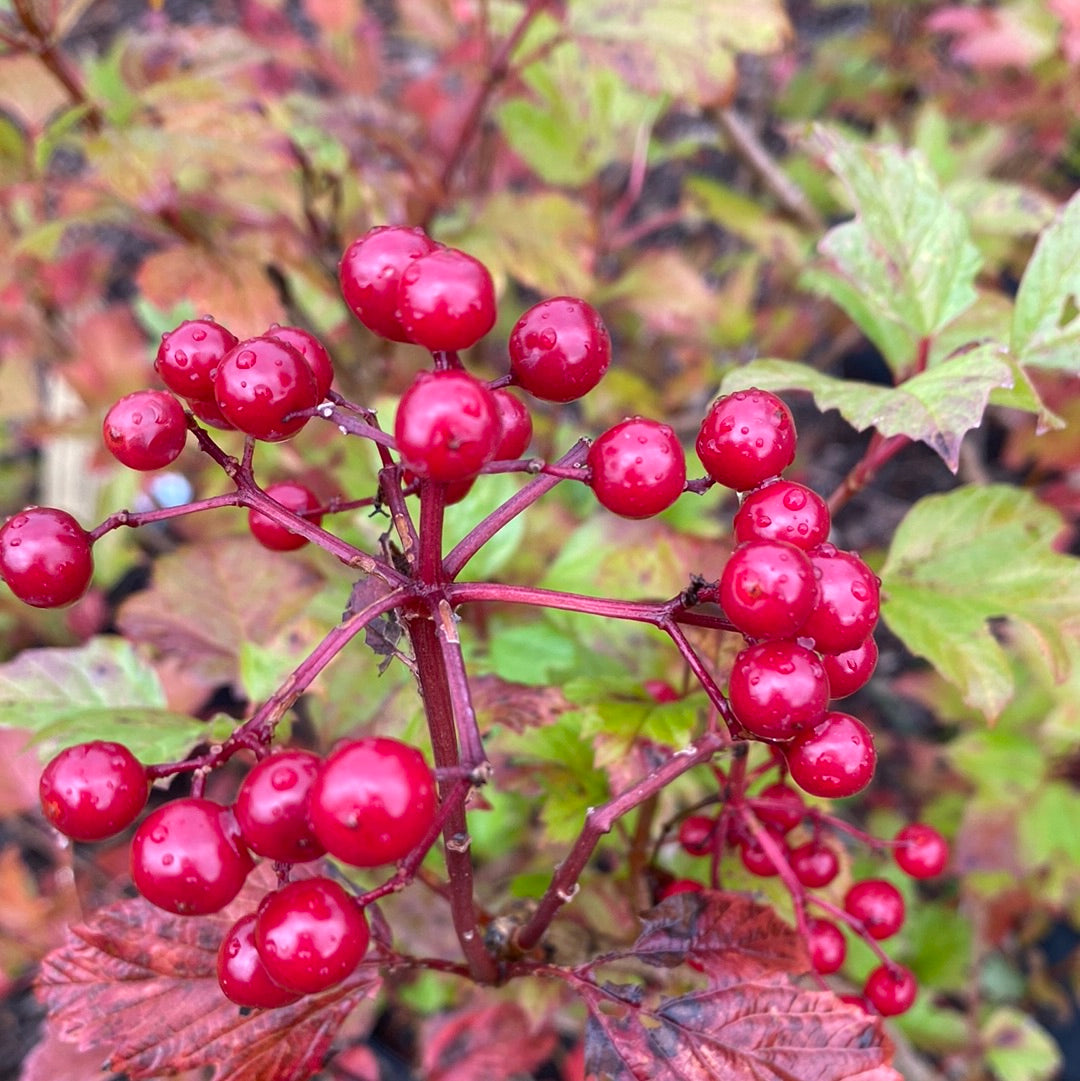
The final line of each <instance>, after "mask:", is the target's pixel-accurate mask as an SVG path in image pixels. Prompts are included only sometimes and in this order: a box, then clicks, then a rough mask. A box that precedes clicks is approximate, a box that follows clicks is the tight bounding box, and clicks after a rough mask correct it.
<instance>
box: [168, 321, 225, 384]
mask: <svg viewBox="0 0 1080 1081" xmlns="http://www.w3.org/2000/svg"><path fill="white" fill-rule="evenodd" d="M236 342H237V338H236V335H235V334H233V333H232V332H231V331H229V330H226V329H225V327H223V326H222V325H221V324H220V323H215V322H214V320H213V319H210V318H205V319H186V320H184V322H182V323H181V324H180V325H179V326H178V327H177V328H176V329H175V330H170V331H169V332H168V333H166V334H162V336H161V344H160V345H159V346H158V351H157V357H156V358H155V360H154V371H156V372H157V373H158V375H159V376H161V380H162V382H163V383H164V384H165V386H167V387H168V388H169V390H171V391H172V392H173V393H174V394H179V395H180V397H181V398H187V399H188V400H189V401H192V402H196V401H198V402H212V401H213V400H214V372H215V371H216V370H217V366H218V365H219V364H220V363H221V359H222V357H224V356H225V354H226V353H227V352H229V350H230V349H232V348H233V346H234V345H236Z"/></svg>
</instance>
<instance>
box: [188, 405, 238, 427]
mask: <svg viewBox="0 0 1080 1081" xmlns="http://www.w3.org/2000/svg"><path fill="white" fill-rule="evenodd" d="M188 408H189V409H190V410H191V413H192V415H193V416H194V417H195V419H196V420H198V421H201V422H202V423H203V424H209V425H210V427H211V428H217V429H219V430H220V431H223V432H235V431H236V425H235V424H230V423H229V421H227V420H226V419H225V416H224V414H223V413H222V412H221V410H220V409H219V408H218V404H217V402H215V401H214V400H213V399H211V400H210V401H206V402H188Z"/></svg>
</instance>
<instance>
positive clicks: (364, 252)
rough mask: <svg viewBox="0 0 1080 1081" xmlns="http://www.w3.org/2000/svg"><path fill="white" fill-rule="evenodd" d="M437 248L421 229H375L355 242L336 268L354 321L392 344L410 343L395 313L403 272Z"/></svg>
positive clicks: (380, 227)
mask: <svg viewBox="0 0 1080 1081" xmlns="http://www.w3.org/2000/svg"><path fill="white" fill-rule="evenodd" d="M436 247H437V245H436V244H435V242H434V241H433V240H432V239H431V237H429V236H428V235H427V234H426V233H425V232H424V231H423V230H422V229H409V228H407V227H405V226H401V225H378V226H376V227H375V228H374V229H370V230H369V231H368V232H366V233H365V234H364V235H363V236H362V237H360V238H358V239H357V240H354V241H353V242H352V243H351V244H350V245H349V246H348V248H347V249H346V250H345V254H344V255H343V256H342V257H341V264H340V266H339V267H338V278H339V280H340V282H341V294H342V296H344V298H345V303H346V304H348V306H349V307H350V308H351V309H352V311H353V313H354V314H355V315H356V317H357V319H359V320H360V322H361V323H363V324H364V326H366V327H367V328H368V330H370V331H371V332H372V333H373V334H378V335H379V337H380V338H387V339H389V340H390V341H392V342H407V341H411V339H410V338H409V335H408V334H407V333H406V331H405V328H404V327H403V326H402V325H401V319H400V316H399V313H398V286H399V285H400V283H401V274H402V271H403V270H404V269H405V268H406V266H408V265H409V263H411V262H412V260H414V259H418V258H419V257H420V256H421V255H428V254H430V253H431V252H433V251H435V249H436Z"/></svg>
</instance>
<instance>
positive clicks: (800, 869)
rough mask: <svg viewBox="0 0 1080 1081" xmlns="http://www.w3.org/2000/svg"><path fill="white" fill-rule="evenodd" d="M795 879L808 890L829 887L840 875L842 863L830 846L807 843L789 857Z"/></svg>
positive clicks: (797, 847)
mask: <svg viewBox="0 0 1080 1081" xmlns="http://www.w3.org/2000/svg"><path fill="white" fill-rule="evenodd" d="M789 862H790V863H791V869H792V870H793V871H794V872H795V877H796V878H797V879H798V880H799V881H800V882H801V883H802V884H803V885H804V886H806V887H807V888H808V889H812V890H819V889H821V888H822V887H823V886H827V885H828V884H829V883H830V882H832V880H833V879H834V878H836V876H837V875H838V874H839V873H840V861H839V860H838V859H837V858H836V853H835V852H834V851H833V850H832V849H831V848H829V846H828V845H824V844H822V843H821V842H820V841H807V842H806V843H805V844H801V845H797V846H796V847H795V848H793V849H792V850H791V855H790V857H789Z"/></svg>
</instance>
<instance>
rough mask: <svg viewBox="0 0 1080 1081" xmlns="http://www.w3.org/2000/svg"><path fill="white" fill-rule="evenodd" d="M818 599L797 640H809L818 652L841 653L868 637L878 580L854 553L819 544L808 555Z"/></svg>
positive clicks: (875, 609)
mask: <svg viewBox="0 0 1080 1081" xmlns="http://www.w3.org/2000/svg"><path fill="white" fill-rule="evenodd" d="M809 556H810V563H811V565H812V566H813V568H814V576H815V578H816V579H817V584H818V599H817V603H816V604H815V605H814V607H813V610H812V611H811V612H810V614H809V616H808V617H807V619H806V622H805V623H804V624H803V625H802V627H800V628H799V637H800V638H812V639H813V641H814V648H815V649H816V650H817V651H818V652H819V653H845V652H847V651H848V650H849V649H855V648H857V647H858V646H860V645H862V643H863V642H864V641H865V640H866V639H867V638H868V637H869V636H870V633H871V632H872V631H873V629H874V625H875V624H876V623H877V620H878V608H879V604H880V599H879V590H878V580H877V578H876V577H875V575H874V572H873V571H872V570H870V568H869V567H868V566H867V565H866V564H865V563H864V562H863V561H862V560H861V559H860V558H859V557H858V556H857V555H855V553H854V552H843V551H840V550H839V549H838V548H836V547H834V546H833V545H831V544H822V545H820V546H819V547H818V548H815V549H814V551H812V552H810V553H809Z"/></svg>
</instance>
